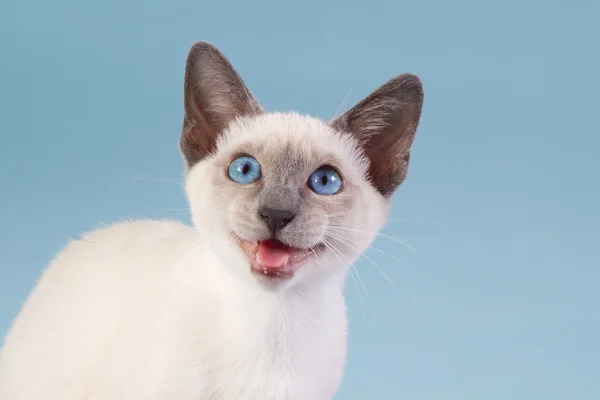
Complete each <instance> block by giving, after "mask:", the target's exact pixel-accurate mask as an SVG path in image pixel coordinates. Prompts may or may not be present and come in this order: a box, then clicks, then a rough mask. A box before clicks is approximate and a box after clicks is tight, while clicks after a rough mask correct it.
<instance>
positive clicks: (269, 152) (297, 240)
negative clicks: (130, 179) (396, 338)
mask: <svg viewBox="0 0 600 400" xmlns="http://www.w3.org/2000/svg"><path fill="white" fill-rule="evenodd" d="M422 104H423V88H422V84H421V81H420V80H419V78H417V77H416V76H415V75H412V74H403V75H399V76H397V77H395V78H393V79H391V80H390V81H389V82H387V83H385V84H384V85H383V86H381V87H379V88H378V89H376V90H375V91H374V92H373V93H372V94H370V95H369V96H368V97H366V98H365V99H364V100H362V101H361V102H359V103H358V104H357V105H356V106H355V107H353V108H351V109H350V110H348V111H347V112H345V113H343V114H342V115H340V116H338V117H336V118H335V119H333V120H332V121H329V122H324V121H322V120H319V119H316V118H312V117H309V116H304V115H300V114H297V113H268V112H265V111H264V110H263V108H262V107H261V106H260V105H259V103H258V102H257V100H256V99H255V98H254V97H253V95H252V94H251V92H250V90H248V88H247V87H246V85H245V84H244V82H243V81H242V79H241V77H240V75H238V73H237V72H236V71H235V70H234V68H233V67H232V65H231V64H230V63H229V62H228V60H227V59H226V58H225V57H224V55H223V54H222V53H221V52H220V51H219V50H218V49H217V48H215V47H214V46H213V45H211V44H209V43H207V42H198V43H195V44H194V45H193V46H192V48H191V50H190V52H189V55H188V58H187V64H186V70H185V84H184V118H183V129H182V133H181V139H180V150H181V153H182V154H183V159H184V161H185V170H186V178H185V179H186V183H185V185H186V194H187V198H188V201H189V207H190V210H191V215H192V220H193V227H190V226H186V225H183V224H181V223H179V222H173V221H151V220H142V221H133V222H131V221H128V222H123V223H118V224H115V225H113V226H110V227H107V228H103V229H101V230H96V231H92V232H90V233H87V234H85V235H83V236H82V237H81V238H80V239H78V240H75V241H73V242H71V243H70V244H69V245H68V246H67V247H66V248H65V249H64V250H63V251H62V252H61V253H59V254H58V256H57V257H56V258H55V259H54V260H53V261H52V262H51V264H50V265H49V266H48V268H47V269H46V271H45V272H44V273H43V275H42V277H41V279H40V280H39V282H38V283H37V286H36V287H35V289H34V290H33V292H32V293H31V294H30V295H29V297H28V299H27V300H26V302H25V304H24V306H23V308H22V310H21V311H20V313H19V315H18V316H17V317H16V319H15V321H14V322H13V325H12V327H11V329H10V330H9V333H8V335H7V338H6V341H5V343H4V346H3V348H2V351H1V354H0V399H1V400H331V399H332V398H333V396H334V395H335V393H336V391H337V390H338V387H339V385H340V382H341V379H342V375H343V371H344V363H345V359H346V333H347V332H346V309H345V303H344V298H343V294H342V292H343V288H344V281H345V278H346V276H347V274H348V271H349V267H350V266H351V265H352V264H353V263H354V262H355V261H356V259H357V258H358V257H359V255H360V253H361V252H363V251H365V250H366V249H367V248H368V246H369V245H370V244H371V242H372V241H373V239H374V238H375V236H376V234H377V232H378V231H379V230H380V229H381V228H382V226H383V225H384V223H385V222H386V218H387V214H388V209H389V207H390V199H391V197H392V195H393V194H394V192H395V191H396V189H398V187H399V186H400V185H401V183H402V182H403V180H404V179H405V177H406V174H407V169H408V164H409V155H410V148H411V145H412V143H413V140H414V138H415V133H416V130H417V125H418V123H419V118H420V115H421V109H422Z"/></svg>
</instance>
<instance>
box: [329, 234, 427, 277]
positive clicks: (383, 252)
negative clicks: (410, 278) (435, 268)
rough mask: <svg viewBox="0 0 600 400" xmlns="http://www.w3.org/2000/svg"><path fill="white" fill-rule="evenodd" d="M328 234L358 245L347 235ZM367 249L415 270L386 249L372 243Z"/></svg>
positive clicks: (410, 269)
mask: <svg viewBox="0 0 600 400" xmlns="http://www.w3.org/2000/svg"><path fill="white" fill-rule="evenodd" d="M328 235H329V236H331V237H332V238H334V239H337V240H340V239H341V240H348V241H350V242H351V243H354V244H355V245H358V243H357V242H356V241H355V240H352V239H350V238H348V237H342V236H339V235H336V234H335V233H331V232H329V233H328ZM369 249H373V250H375V251H377V252H379V253H381V254H384V255H386V256H388V257H389V258H391V259H392V260H394V261H396V262H397V263H399V264H400V265H402V266H403V267H405V268H407V269H408V270H409V271H410V272H415V271H414V269H413V268H412V267H411V266H410V265H408V264H406V263H405V262H404V261H402V260H400V259H399V258H396V257H394V256H393V255H391V254H390V253H388V252H386V251H384V250H382V249H380V248H378V247H375V246H373V245H370V246H369V247H368V248H367V249H366V250H369Z"/></svg>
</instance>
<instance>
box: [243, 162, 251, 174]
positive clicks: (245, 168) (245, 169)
mask: <svg viewBox="0 0 600 400" xmlns="http://www.w3.org/2000/svg"><path fill="white" fill-rule="evenodd" d="M248 171H250V164H248V163H246V164H244V166H243V167H242V174H244V175H246V174H248Z"/></svg>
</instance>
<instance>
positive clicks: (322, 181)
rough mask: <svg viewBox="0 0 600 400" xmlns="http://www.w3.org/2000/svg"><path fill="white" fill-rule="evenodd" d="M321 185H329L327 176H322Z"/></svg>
mask: <svg viewBox="0 0 600 400" xmlns="http://www.w3.org/2000/svg"><path fill="white" fill-rule="evenodd" d="M321 185H323V186H325V185H327V175H323V176H321Z"/></svg>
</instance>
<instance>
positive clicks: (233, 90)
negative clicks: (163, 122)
mask: <svg viewBox="0 0 600 400" xmlns="http://www.w3.org/2000/svg"><path fill="white" fill-rule="evenodd" d="M184 111H185V114H184V120H183V130H182V133H181V139H180V143H179V146H180V149H181V152H182V154H183V157H184V158H185V162H186V164H187V167H188V168H190V167H192V166H193V165H194V164H196V163H197V162H198V161H200V160H202V159H203V158H204V157H206V156H207V155H209V154H210V153H212V152H213V151H214V149H215V146H216V143H217V139H218V138H219V136H220V135H221V134H222V133H223V131H224V130H225V129H226V128H227V126H228V125H229V124H230V123H231V122H232V121H233V120H235V119H236V118H238V117H243V116H250V115H258V114H261V113H263V109H262V108H261V106H260V105H259V104H258V102H257V101H256V100H255V99H254V97H253V96H252V94H251V93H250V91H249V90H248V88H247V87H246V85H245V84H244V81H243V80H242V78H241V77H240V76H239V75H238V73H237V72H236V71H235V69H234V68H233V66H232V65H231V63H230V62H229V61H228V60H227V58H225V56H224V55H223V53H221V52H220V51H219V50H218V49H217V48H216V47H215V46H213V45H212V44H210V43H207V42H197V43H194V45H193V46H192V48H191V49H190V52H189V54H188V57H187V63H186V67H185V83H184Z"/></svg>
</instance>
